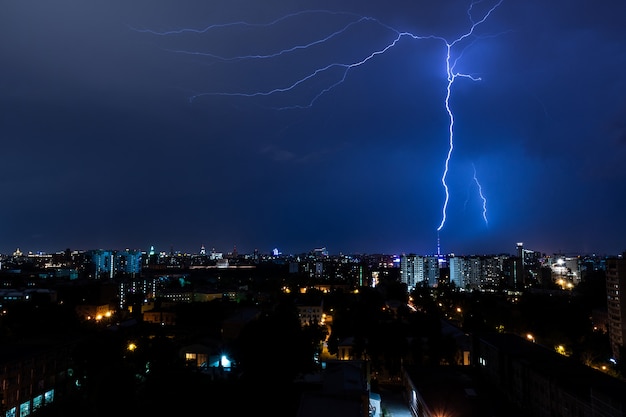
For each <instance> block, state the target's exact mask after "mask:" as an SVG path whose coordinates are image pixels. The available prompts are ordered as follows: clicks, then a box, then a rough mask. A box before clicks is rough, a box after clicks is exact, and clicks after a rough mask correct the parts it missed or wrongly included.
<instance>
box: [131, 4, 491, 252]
mask: <svg viewBox="0 0 626 417" xmlns="http://www.w3.org/2000/svg"><path fill="white" fill-rule="evenodd" d="M482 1H483V0H478V1H474V2H472V3H471V4H470V5H469V7H468V9H467V16H468V19H469V22H470V24H471V25H470V27H469V29H468V30H467V32H465V33H463V34H462V35H460V36H459V37H457V38H456V39H453V40H451V41H449V40H448V39H446V38H444V37H442V36H437V35H426V36H423V35H417V34H414V33H411V32H407V31H400V30H397V29H395V28H393V27H391V26H389V25H387V24H385V23H383V22H381V21H380V20H378V19H376V18H373V17H366V16H360V15H357V14H353V13H347V12H335V11H329V10H305V11H300V12H296V13H291V14H288V15H285V16H283V17H280V18H278V19H275V20H273V21H271V22H268V23H248V22H245V21H239V22H233V23H225V24H215V25H209V26H206V27H204V28H202V29H189V28H186V29H179V30H172V31H162V32H159V31H154V30H149V29H136V28H131V29H133V30H135V31H137V32H140V33H146V34H150V35H156V36H174V35H185V34H192V35H194V34H195V35H204V34H207V33H209V32H210V31H212V30H217V29H225V28H231V27H239V26H240V27H247V28H255V27H256V28H265V27H271V26H275V25H276V24H278V23H281V22H283V21H286V20H288V19H291V18H295V17H299V16H303V15H307V16H308V15H310V14H325V15H332V16H340V17H347V18H348V19H349V21H348V22H347V23H345V24H344V25H343V26H341V27H340V28H339V29H337V30H335V31H333V32H331V33H329V34H328V35H327V36H324V37H322V38H319V39H316V40H314V41H312V42H309V43H304V44H299V45H294V46H291V47H288V48H284V49H280V50H277V51H275V52H272V53H268V54H254V55H237V56H223V55H219V54H213V53H208V52H201V51H190V50H184V49H167V51H169V52H172V53H176V54H186V55H194V56H200V57H204V58H209V59H213V60H217V61H223V62H236V61H241V60H266V59H272V58H277V57H280V56H282V55H286V54H290V53H294V52H296V51H303V50H307V49H309V48H312V47H314V46H318V45H322V44H324V43H326V42H328V41H330V40H331V39H334V38H337V37H339V36H341V35H342V34H344V33H346V32H347V31H349V30H350V29H351V28H353V27H355V26H356V25H360V24H366V23H372V24H375V25H379V26H380V27H382V28H384V29H386V30H388V31H389V32H390V33H391V34H392V36H391V38H390V41H389V42H388V43H387V44H386V45H384V46H382V47H380V48H378V49H375V50H372V51H370V52H369V53H367V54H365V55H364V56H362V57H361V58H360V59H357V60H353V61H348V62H333V63H330V64H327V65H324V66H321V67H318V68H315V69H314V70H312V71H311V72H309V73H308V74H305V75H304V76H302V77H300V78H298V79H296V80H295V81H292V82H291V83H289V84H287V85H284V86H281V87H276V88H271V89H267V90H259V91H252V92H245V91H243V92H242V91H239V92H223V91H222V92H219V91H217V92H215V91H214V92H202V93H196V94H194V95H192V96H190V97H189V101H190V102H193V101H194V100H197V99H198V98H200V97H204V96H229V97H245V98H251V97H269V96H274V95H279V94H284V93H288V92H292V91H294V90H295V89H297V88H298V87H303V86H304V85H305V83H306V82H308V81H311V80H313V79H315V78H318V77H321V76H322V75H324V74H326V73H329V72H330V71H333V70H339V76H338V77H337V78H336V79H335V81H334V82H331V83H328V84H327V85H326V86H325V87H324V88H322V89H320V90H318V91H317V93H316V94H315V95H314V96H313V97H312V98H311V99H310V100H309V101H308V102H306V103H299V104H292V105H289V106H285V107H279V109H280V110H287V109H303V108H310V107H312V106H313V105H314V104H315V102H316V101H317V100H318V99H319V98H320V97H322V96H323V95H325V94H327V93H329V92H330V91H331V90H333V89H335V88H336V87H338V86H339V85H341V84H342V83H343V82H344V81H345V80H346V78H347V76H348V74H349V72H350V71H351V70H353V69H355V68H358V67H360V66H362V65H365V64H366V63H368V62H369V61H371V60H373V59H375V58H376V57H378V56H381V55H383V54H385V53H386V52H388V51H389V50H390V49H392V48H393V47H395V46H396V45H397V44H398V42H399V41H400V40H401V39H403V38H409V39H413V40H436V41H440V42H442V43H443V45H444V47H445V51H446V56H445V68H446V77H447V83H446V94H445V100H444V107H445V110H446V113H447V115H448V121H449V123H448V129H447V130H448V150H447V152H446V157H445V160H444V166H443V173H442V175H441V185H442V187H443V190H444V194H445V197H444V201H443V205H442V208H441V221H440V223H439V226H438V227H437V246H438V249H437V251H438V253H439V232H440V231H441V230H442V229H443V227H444V225H445V223H446V220H447V210H448V204H449V201H450V189H449V186H448V183H447V177H448V173H449V168H450V161H451V159H452V154H453V151H454V128H455V118H454V113H453V110H452V106H451V103H450V99H451V96H452V90H453V86H454V83H455V81H457V80H458V79H460V78H465V79H469V80H471V81H480V80H481V79H480V78H479V77H474V76H472V75H470V74H466V73H462V72H458V71H457V70H456V65H457V63H458V62H459V60H460V59H461V58H462V56H463V52H464V50H465V49H467V47H468V46H469V45H467V46H465V47H463V48H462V47H461V46H460V44H461V43H462V42H463V41H465V40H466V39H468V38H472V39H474V40H475V39H476V38H478V37H477V35H475V31H476V29H477V28H478V27H479V26H480V25H481V24H483V23H484V22H485V21H487V19H488V18H489V17H490V16H491V14H492V13H493V12H494V11H495V10H496V9H497V8H498V7H499V6H500V5H501V4H502V2H503V0H499V1H497V2H496V3H495V4H494V5H493V6H491V7H490V8H488V9H486V12H484V13H482V14H481V17H480V18H479V19H475V18H474V14H473V10H474V6H476V5H477V4H479V3H481V2H482ZM470 45H471V43H470ZM457 50H458V52H457ZM474 181H475V182H476V184H477V185H478V190H479V194H480V197H481V199H482V201H483V219H484V221H485V223H487V210H486V204H487V201H486V199H485V197H484V195H483V193H482V188H481V186H480V183H479V182H478V179H477V177H476V172H475V170H474Z"/></svg>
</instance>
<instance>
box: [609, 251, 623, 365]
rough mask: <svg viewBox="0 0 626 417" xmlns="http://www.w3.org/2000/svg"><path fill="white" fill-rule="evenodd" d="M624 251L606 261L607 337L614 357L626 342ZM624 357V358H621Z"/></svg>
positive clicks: (616, 356) (618, 356)
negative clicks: (620, 254)
mask: <svg viewBox="0 0 626 417" xmlns="http://www.w3.org/2000/svg"><path fill="white" fill-rule="evenodd" d="M624 256H626V253H625V254H624V255H622V256H620V257H617V258H610V259H608V260H607V263H606V296H607V310H608V316H609V317H608V319H609V338H610V342H611V349H612V351H613V356H614V357H615V359H618V360H619V359H620V350H622V349H623V348H624V343H625V342H626V297H625V296H624V292H625V291H626V259H625V258H624ZM622 359H626V358H622Z"/></svg>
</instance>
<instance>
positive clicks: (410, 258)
mask: <svg viewBox="0 0 626 417" xmlns="http://www.w3.org/2000/svg"><path fill="white" fill-rule="evenodd" d="M438 278H439V259H438V257H437V256H417V255H405V254H402V256H401V257H400V280H401V282H402V283H404V284H406V285H407V288H409V290H410V289H412V288H415V286H417V285H418V284H419V285H426V286H433V285H434V284H435V283H436V282H437V279H438Z"/></svg>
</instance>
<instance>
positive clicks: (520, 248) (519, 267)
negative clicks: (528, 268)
mask: <svg viewBox="0 0 626 417" xmlns="http://www.w3.org/2000/svg"><path fill="white" fill-rule="evenodd" d="M525 283H526V282H525V280H524V243H523V242H518V243H517V260H516V262H515V277H514V279H513V284H514V285H515V288H516V289H517V288H524V284H525Z"/></svg>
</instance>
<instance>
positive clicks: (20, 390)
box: [0, 343, 76, 417]
mask: <svg viewBox="0 0 626 417" xmlns="http://www.w3.org/2000/svg"><path fill="white" fill-rule="evenodd" d="M73 350H74V345H73V344H72V343H63V344H58V345H57V344H48V345H45V344H44V345H42V344H41V343H39V344H37V345H34V344H32V345H23V344H22V345H19V346H18V345H4V346H2V347H1V348H0V394H1V395H2V404H1V406H2V408H3V413H2V417H18V416H20V417H21V416H28V415H30V414H31V413H35V412H36V411H37V410H39V409H41V408H45V407H47V406H49V405H51V404H53V403H55V402H57V401H58V400H60V399H63V398H67V397H68V396H70V395H72V394H73V389H74V388H75V382H76V378H75V377H74V376H73V368H72V366H73V365H72V362H71V358H72V352H73Z"/></svg>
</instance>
